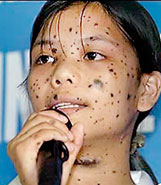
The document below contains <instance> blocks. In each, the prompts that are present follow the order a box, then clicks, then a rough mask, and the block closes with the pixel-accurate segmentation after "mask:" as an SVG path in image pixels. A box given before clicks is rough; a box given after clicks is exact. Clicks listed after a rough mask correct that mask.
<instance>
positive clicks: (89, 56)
mask: <svg viewBox="0 0 161 185" xmlns="http://www.w3.org/2000/svg"><path fill="white" fill-rule="evenodd" d="M84 59H85V60H103V59H105V56H104V55H102V54H100V53H97V52H89V53H87V54H86V55H85V56H84Z"/></svg>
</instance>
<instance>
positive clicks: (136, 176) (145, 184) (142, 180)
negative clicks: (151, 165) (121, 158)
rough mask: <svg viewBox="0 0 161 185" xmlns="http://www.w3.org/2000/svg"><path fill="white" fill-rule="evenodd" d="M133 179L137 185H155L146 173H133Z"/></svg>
mask: <svg viewBox="0 0 161 185" xmlns="http://www.w3.org/2000/svg"><path fill="white" fill-rule="evenodd" d="M131 178H132V180H133V181H134V183H135V184H136V185H154V183H153V181H152V179H151V178H150V176H149V175H148V174H147V173H146V172H145V171H131ZM158 185H161V184H158Z"/></svg>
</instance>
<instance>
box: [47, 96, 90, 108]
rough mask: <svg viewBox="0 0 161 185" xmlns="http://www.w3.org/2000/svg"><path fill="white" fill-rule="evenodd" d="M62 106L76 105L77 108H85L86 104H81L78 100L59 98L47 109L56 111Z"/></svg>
mask: <svg viewBox="0 0 161 185" xmlns="http://www.w3.org/2000/svg"><path fill="white" fill-rule="evenodd" d="M63 104H64V105H78V108H79V107H86V106H87V104H86V103H82V102H80V101H79V100H75V99H71V98H59V100H53V101H52V102H51V103H50V105H49V109H56V108H58V107H61V106H63Z"/></svg>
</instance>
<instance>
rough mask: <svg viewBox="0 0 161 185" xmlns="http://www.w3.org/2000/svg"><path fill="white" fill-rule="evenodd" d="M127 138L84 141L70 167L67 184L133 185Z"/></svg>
mask: <svg viewBox="0 0 161 185" xmlns="http://www.w3.org/2000/svg"><path fill="white" fill-rule="evenodd" d="M129 145H130V142H129V138H128V137H126V138H124V140H122V141H120V139H118V138H113V139H110V140H109V139H108V140H107V139H104V140H102V139H101V141H99V140H98V139H97V140H96V141H94V140H93V139H92V141H91V142H90V141H88V142H85V143H84V145H83V147H82V150H81V152H80V155H79V156H78V159H77V161H76V164H75V165H74V167H73V168H72V172H71V174H72V176H71V177H70V180H69V183H68V184H69V185H72V184H75V185H77V184H96V185H98V184H100V185H103V184H106V185H107V184H110V185H121V184H124V185H133V184H134V183H133V182H132V180H131V177H130V167H129V150H127V149H129Z"/></svg>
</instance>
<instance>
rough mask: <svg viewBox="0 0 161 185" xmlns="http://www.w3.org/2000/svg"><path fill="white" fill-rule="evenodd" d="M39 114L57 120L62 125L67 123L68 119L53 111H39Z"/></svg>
mask: <svg viewBox="0 0 161 185" xmlns="http://www.w3.org/2000/svg"><path fill="white" fill-rule="evenodd" d="M39 114H40V115H45V116H49V117H51V118H53V119H57V120H59V121H61V122H64V123H67V122H68V119H67V117H66V116H64V115H63V114H60V113H59V112H57V111H54V110H46V111H41V112H39Z"/></svg>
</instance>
